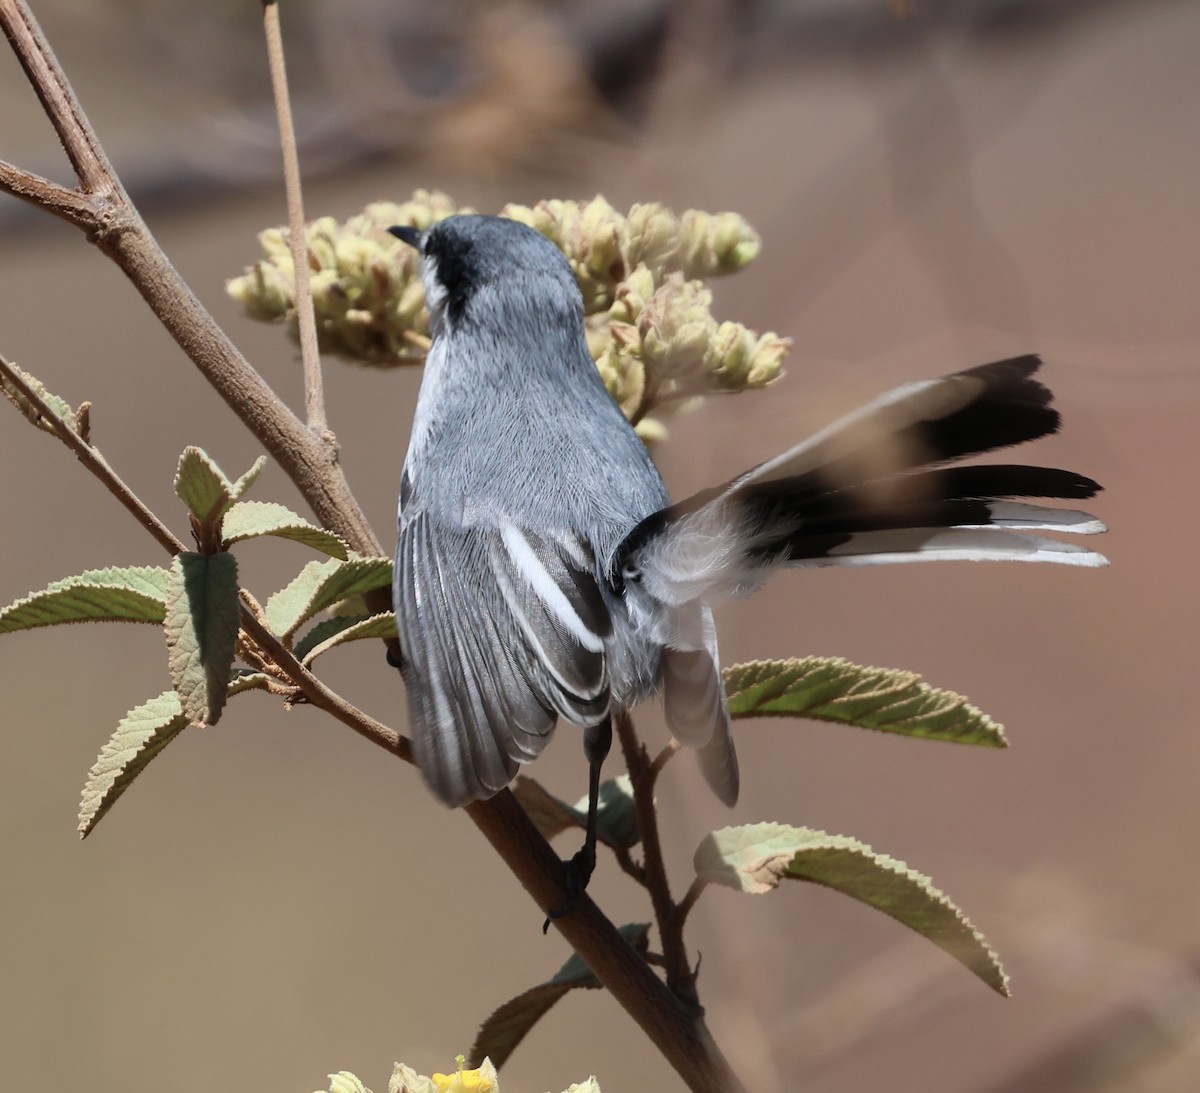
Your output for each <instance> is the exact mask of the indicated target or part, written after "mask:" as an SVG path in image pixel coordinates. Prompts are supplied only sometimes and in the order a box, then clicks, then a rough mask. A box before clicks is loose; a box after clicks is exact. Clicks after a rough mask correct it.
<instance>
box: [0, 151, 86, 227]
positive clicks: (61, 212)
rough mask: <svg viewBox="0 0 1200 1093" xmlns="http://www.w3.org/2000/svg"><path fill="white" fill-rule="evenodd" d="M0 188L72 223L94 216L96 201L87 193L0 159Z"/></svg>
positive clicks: (79, 222) (80, 223)
mask: <svg viewBox="0 0 1200 1093" xmlns="http://www.w3.org/2000/svg"><path fill="white" fill-rule="evenodd" d="M0 191H3V192H4V193H7V194H12V195H13V197H19V198H20V199H21V200H22V201H28V202H29V204H31V205H36V206H37V207H38V208H39V209H45V210H46V212H48V213H53V214H54V215H55V216H59V217H62V219H63V220H68V221H70V222H71V223H72V224H78V225H85V224H88V223H90V222H92V221H94V220H95V219H96V205H95V202H94V201H93V200H92V198H90V197H88V196H87V194H84V193H81V192H80V191H79V190H72V189H69V188H68V187H66V186H60V185H59V184H58V183H57V182H52V181H51V180H50V179H48V178H43V177H42V176H41V175H38V174H34V172H33V171H22V170H21V169H20V168H18V167H14V166H13V165H12V164H11V163H9V162H7V161H6V160H0Z"/></svg>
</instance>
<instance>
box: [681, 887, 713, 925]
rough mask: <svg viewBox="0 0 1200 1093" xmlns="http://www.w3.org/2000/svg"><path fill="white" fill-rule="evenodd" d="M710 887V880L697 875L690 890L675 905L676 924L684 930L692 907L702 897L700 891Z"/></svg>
mask: <svg viewBox="0 0 1200 1093" xmlns="http://www.w3.org/2000/svg"><path fill="white" fill-rule="evenodd" d="M707 887H708V882H707V881H706V880H704V879H703V878H702V877H696V878H695V879H694V880H693V881H692V883H691V885H690V886H689V887H688V890H687V891H686V892H685V893H684V894H683V899H681V900H680V901H679V902H678V903H677V904H676V905H675V925H676V926H677V927H678V928H679V929H680V930H682V929H683V925H684V923H685V922H687V917H688V915H689V914H690V913H691V910H692V908H693V907H694V906H695V905H696V900H698V899H699V898H700V893H701V892H703V891H704V889H705V888H707Z"/></svg>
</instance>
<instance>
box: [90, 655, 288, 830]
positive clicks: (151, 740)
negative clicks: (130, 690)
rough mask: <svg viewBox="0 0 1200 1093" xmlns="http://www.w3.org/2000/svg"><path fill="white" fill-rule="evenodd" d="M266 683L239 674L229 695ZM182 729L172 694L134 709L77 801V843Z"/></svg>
mask: <svg viewBox="0 0 1200 1093" xmlns="http://www.w3.org/2000/svg"><path fill="white" fill-rule="evenodd" d="M267 683H268V678H267V676H265V675H263V674H262V673H261V672H248V671H245V670H242V669H239V670H237V671H235V672H234V674H233V678H232V679H231V680H230V682H229V693H230V694H231V695H235V694H238V693H239V692H241V691H248V690H251V689H254V688H259V689H262V688H265V687H266V686H267ZM187 726H188V719H187V715H186V714H185V713H184V712H183V706H182V704H181V703H180V701H179V695H177V694H176V693H175V692H174V691H164V692H163V693H162V694H160V695H159V696H158V697H157V698H152V699H150V701H149V702H143V703H142V704H141V705H140V706H135V707H134V708H133V709H132V710H130V711H129V712H128V713H127V714H126V715H125V716H124V717H123V718H122V719H121V721H120V722H119V723H118V725H117V731H116V732H114V733H113V734H112V737H111V738H110V739H109V741H108V743H107V744H105V745H104V747H103V748H101V749H100V755H99V757H98V758H97V759H96V762H95V763H94V764H93V765H92V769H91V770H90V771H88V776H87V781H86V782H84V785H83V794H82V795H81V797H80V801H79V837H80V838H81V839H85V838H87V836H88V835H89V834H90V833H91V831H92V829H93V828H94V827H95V826H96V825H97V824H98V823H99V822H100V821H101V819H103V817H104V815H105V813H107V812H108V810H109V809H110V808H112V806H113V805H114V804H116V802H117V799H118V798H119V797H120V796H121V794H123V793H124V792H125V791H126V790H127V789H128V788H129V787H130V786H131V785H132V784H133V780H134V779H135V778H136V777H137V776H138V775H139V774H141V773H142V771H143V770H145V769H146V767H147V766H148V765H149V763H150V760H151V759H153V758H154V757H155V756H156V755H158V753H159V752H160V751H162V750H163V748H165V747H166V746H167V745H168V744H169V743H170V742H171V741H172V740H174V739H175V737H177V736H178V735H179V734H180V733H181V732H182V731H183V730H184V729H186V728H187Z"/></svg>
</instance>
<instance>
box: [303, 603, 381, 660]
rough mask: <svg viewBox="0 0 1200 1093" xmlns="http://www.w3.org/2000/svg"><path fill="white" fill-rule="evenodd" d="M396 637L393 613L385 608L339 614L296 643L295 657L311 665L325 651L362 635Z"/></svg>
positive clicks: (363, 636) (310, 631) (319, 624)
mask: <svg viewBox="0 0 1200 1093" xmlns="http://www.w3.org/2000/svg"><path fill="white" fill-rule="evenodd" d="M394 637H396V616H395V613H394V612H391V611H383V612H381V613H380V614H378V615H357V616H355V615H337V616H335V617H334V618H331V619H326V620H325V621H324V622H319V623H317V625H316V626H314V627H313V628H312V629H311V630H309V632H308V633H307V634H305V635H304V637H302V638H301V639H300V640H299V641H298V642H296V650H295V651H296V656H297V657H299V658H300V659H301V660H302V661H303V662H304V663H305V664H311V663H312V662H313V661H314V660H316V659H317V657H319V656H320V655H321V654H322V653H327V652H329V650H330V649H333V648H334V647H335V646H338V645H344V644H345V643H346V642H348V641H359V640H360V639H362V638H394Z"/></svg>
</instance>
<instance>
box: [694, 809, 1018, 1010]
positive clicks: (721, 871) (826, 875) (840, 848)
mask: <svg viewBox="0 0 1200 1093" xmlns="http://www.w3.org/2000/svg"><path fill="white" fill-rule="evenodd" d="M694 865H695V868H696V875H697V876H698V877H699V878H700V879H701V880H703V881H705V882H706V883H709V884H721V885H725V886H726V887H728V888H734V889H736V890H738V891H741V892H752V893H762V892H769V891H771V889H773V888H778V887H779V883H780V881H783V880H789V879H792V880H806V881H812V882H813V883H814V884H820V885H823V886H825V887H826V888H833V889H836V890H837V891H839V892H843V893H844V894H846V895H848V896H852V897H853V898H854V899H857V900H859V901H861V902H862V903H865V904H867V905H868V906H871V907H874V908H876V909H877V910H880V911H882V912H883V913H884V914H886V915H890V916H891V917H892V918H894V919H896V920H897V921H898V922H902V923H904V925H905V926H908V927H909V928H910V929H913V930H916V932H917V933H919V934H921V935H922V936H924V937H926V938H928V939H929V940H930V941H932V942H933V943H934V944H935V945H937V946H939V947H940V948H942V949H944V950H945V951H946V952H948V953H949V954H950V955H951V956H952V957H954V959H955V960H958V961H959V962H961V963H962V964H963V965H965V966H966V967H967V968H969V969H970V970H971V971H972V972H974V973H975V974H976V975H977V976H979V978H980V979H982V980H983V981H984V982H985V983H986V984H987V985H988V986H989V987H991V988H992V989H993V990H995V991H998V992H999V993H1000V994H1003V995H1007V994H1008V977H1007V976H1006V975H1005V974H1004V969H1003V968H1002V967H1001V966H1000V960H999V958H998V957H997V956H996V954H995V953H994V952H993V951H992V950H991V948H989V946H988V944H987V942H986V941H985V940H984V938H983V935H982V934H981V933H979V931H978V930H976V929H975V927H974V926H972V925H971V923H970V922H969V921H968V920H967V918H966V916H965V915H964V914H963V913H962V912H961V911H960V910H959V909H958V908H957V907H956V906H955V905H954V904H953V903H951V902H950V900H949V899H948V898H947V897H946V895H945V894H944V893H942V892H941V891H939V890H938V889H937V888H935V887H934V886H933V882H932V881H930V879H929V878H928V877H926V876H924V875H923V874H921V873H918V872H916V871H915V870H913V869H910V868H909V867H908V866H907V865H905V864H904V863H903V862H901V861H897V860H896V859H895V858H889V857H886V856H885V855H883V854H877V853H875V851H873V850H872V849H871V848H870V847H869V846H867V845H866V844H865V843H861V842H859V841H858V840H857V839H851V838H848V837H847V836H845V835H827V834H826V833H825V832H824V831H815V830H813V829H812V828H807V827H789V826H788V825H786V824H773V823H767V824H751V825H747V826H744V827H726V828H722V829H721V830H720V831H714V832H713V833H712V834H711V835H708V836H707V837H706V838H705V839H704V841H703V842H701V844H700V846H699V847H698V848H697V849H696V855H695V859H694Z"/></svg>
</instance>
